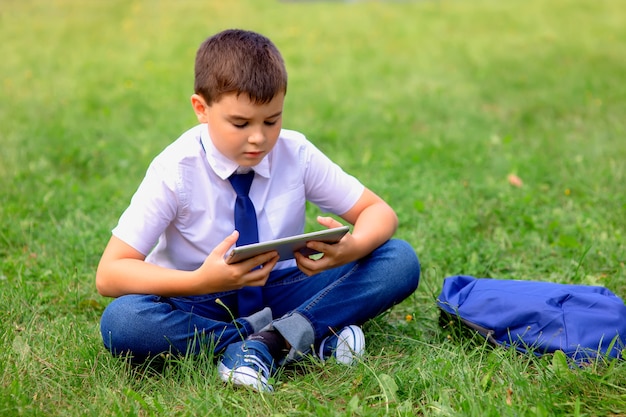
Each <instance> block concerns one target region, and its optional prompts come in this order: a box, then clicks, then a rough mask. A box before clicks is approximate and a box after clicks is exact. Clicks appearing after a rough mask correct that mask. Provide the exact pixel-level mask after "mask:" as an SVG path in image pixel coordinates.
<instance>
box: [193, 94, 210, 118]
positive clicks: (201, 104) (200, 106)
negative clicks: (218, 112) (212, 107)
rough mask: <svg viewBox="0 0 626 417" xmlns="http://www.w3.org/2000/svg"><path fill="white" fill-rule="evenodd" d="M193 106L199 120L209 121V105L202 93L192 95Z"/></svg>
mask: <svg viewBox="0 0 626 417" xmlns="http://www.w3.org/2000/svg"><path fill="white" fill-rule="evenodd" d="M191 107H193V111H194V113H196V117H197V118H198V122H200V123H207V109H208V107H209V106H207V104H206V102H205V101H204V99H203V98H202V96H201V95H199V94H193V95H192V96H191Z"/></svg>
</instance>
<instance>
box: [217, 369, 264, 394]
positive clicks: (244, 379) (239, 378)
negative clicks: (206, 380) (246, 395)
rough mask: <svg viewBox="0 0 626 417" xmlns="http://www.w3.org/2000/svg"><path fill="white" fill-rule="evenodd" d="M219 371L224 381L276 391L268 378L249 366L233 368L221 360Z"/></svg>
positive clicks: (255, 388) (260, 390)
mask: <svg viewBox="0 0 626 417" xmlns="http://www.w3.org/2000/svg"><path fill="white" fill-rule="evenodd" d="M217 371H218V372H219V374H220V378H221V379H222V381H224V382H227V383H228V382H230V383H232V384H233V385H237V386H241V387H250V388H252V389H254V390H256V391H259V392H272V391H274V389H273V388H272V386H271V385H269V384H268V382H267V379H266V378H264V377H263V376H262V375H259V373H258V372H257V371H255V370H254V369H252V368H250V367H249V366H240V367H238V368H237V369H235V370H233V369H230V368H228V367H227V366H226V365H224V364H223V363H222V362H220V363H219V365H218V367H217Z"/></svg>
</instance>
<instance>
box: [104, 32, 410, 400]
mask: <svg viewBox="0 0 626 417" xmlns="http://www.w3.org/2000/svg"><path fill="white" fill-rule="evenodd" d="M286 91H287V72H286V69H285V65H284V62H283V59H282V57H281V55H280V53H279V52H278V50H277V49H276V47H275V46H274V44H273V43H272V42H271V41H270V40H269V39H267V38H265V37H264V36H262V35H259V34H257V33H254V32H248V31H243V30H227V31H224V32H221V33H218V34H216V35H214V36H212V37H210V38H208V39H207V40H206V41H205V42H204V43H203V44H202V45H201V46H200V48H199V50H198V53H197V56H196V64H195V94H193V95H192V96H191V105H192V107H193V110H194V112H195V113H196V115H197V117H198V121H199V122H200V124H199V125H198V126H196V127H194V128H192V129H190V130H189V131H187V132H186V133H184V134H183V135H182V136H181V137H180V138H179V139H177V140H176V141H174V142H173V143H172V144H171V145H170V146H168V147H167V148H166V149H165V150H164V151H163V152H162V153H161V154H160V155H158V156H157V157H156V158H155V159H154V161H153V162H152V163H151V165H150V167H149V169H148V171H147V173H146V176H145V178H144V180H143V181H142V183H141V184H140V186H139V188H138V190H137V192H136V193H135V195H134V196H133V198H132V201H131V203H130V205H129V207H128V208H127V209H126V211H125V212H124V213H123V214H122V216H121V218H120V220H119V223H118V225H117V227H115V229H113V232H112V237H111V239H110V241H109V243H108V245H107V247H106V249H105V250H104V253H103V255H102V259H101V260H100V264H99V266H98V271H97V273H96V285H97V288H98V291H99V292H100V293H101V294H102V295H104V296H110V297H117V298H116V299H115V300H113V301H112V302H111V304H110V305H109V306H108V307H107V308H106V310H105V311H104V313H103V316H102V320H101V332H102V338H103V340H104V344H105V346H106V347H107V349H109V350H110V351H111V352H112V353H113V354H116V355H122V354H130V355H131V356H132V357H133V359H134V360H138V361H142V360H145V359H146V358H148V357H151V356H154V355H158V354H160V353H163V352H175V353H179V354H185V353H197V352H199V351H200V350H201V349H207V348H208V346H211V347H213V348H214V350H215V352H216V354H218V355H220V356H219V358H220V362H219V373H220V376H221V378H222V379H223V380H225V381H231V382H232V383H234V384H236V385H244V386H250V387H252V388H254V389H257V390H261V391H271V390H272V386H271V385H270V384H269V383H268V379H269V378H270V377H271V376H272V374H273V373H274V372H275V371H276V367H277V366H278V365H282V364H284V363H288V362H291V361H294V360H297V359H299V358H301V357H302V356H303V355H307V354H309V353H310V352H312V351H314V352H315V355H317V356H319V357H320V358H321V359H322V360H325V359H328V358H330V357H331V356H334V357H335V358H336V360H337V361H338V362H339V363H345V364H349V363H352V362H353V361H354V360H355V358H356V357H357V356H359V355H361V354H362V352H363V349H364V338H363V333H362V331H361V329H360V328H359V327H358V325H360V324H362V323H364V322H365V321H367V320H368V319H370V318H372V317H375V316H376V315H378V314H380V313H382V312H383V311H385V310H387V309H388V308H390V307H391V306H393V305H394V304H396V303H399V302H400V301H402V300H404V299H405V298H406V297H408V296H409V295H410V294H411V293H412V292H413V291H415V289H416V288H417V285H418V281H419V272H420V269H419V263H418V260H417V257H416V255H415V252H414V251H413V249H412V248H411V247H410V246H409V245H408V244H407V243H406V242H403V241H400V240H390V238H391V237H392V235H393V234H394V232H395V230H396V227H397V217H396V215H395V213H394V211H393V210H392V209H391V208H390V207H389V206H388V205H387V204H386V203H385V202H384V201H383V200H382V199H381V198H380V197H378V196H377V195H376V194H374V193H373V192H372V191H370V190H369V189H367V188H365V187H364V186H363V185H362V184H361V183H360V182H359V181H358V180H357V179H355V178H354V177H352V176H350V175H348V174H346V173H345V172H344V171H343V170H341V168H340V167H338V166H337V165H335V164H334V163H332V162H331V161H330V160H329V159H328V158H327V157H326V156H325V155H324V154H322V153H321V152H320V151H319V150H318V149H317V148H315V147H314V146H313V145H312V144H311V143H310V142H309V141H307V140H306V139H305V137H304V136H303V135H302V134H300V133H297V132H294V131H289V130H283V129H282V114H283V102H284V98H285V94H286ZM250 180H251V181H252V183H251V184H250V183H249V181H250ZM242 182H244V183H245V182H247V183H246V184H245V185H243V186H242V185H241V184H242ZM241 187H243V188H244V190H243V191H242V190H241V189H240V188H241ZM306 200H309V201H311V202H312V203H315V204H317V205H318V206H319V207H320V208H321V209H323V210H325V211H327V212H330V213H334V214H336V215H338V216H339V217H341V218H342V219H343V220H345V221H346V222H348V223H351V224H352V225H354V226H353V231H352V233H348V234H347V235H345V236H344V237H343V238H342V239H341V241H340V242H339V243H337V244H334V245H329V244H325V243H322V242H309V243H308V244H307V245H308V246H309V247H310V248H311V249H314V250H317V251H319V252H321V253H323V256H322V257H321V258H320V259H316V260H314V259H310V258H308V257H305V256H303V255H302V254H300V253H296V254H295V259H293V260H289V261H281V262H278V255H277V253H276V252H269V253H265V254H262V255H258V256H255V257H253V258H251V259H249V260H246V261H243V262H240V263H237V264H232V265H229V264H227V263H226V262H225V261H224V257H225V255H226V254H227V253H228V251H229V249H230V248H231V247H232V246H233V245H235V244H237V245H239V244H242V243H250V242H254V241H266V240H270V239H275V238H280V237H286V236H291V235H295V234H299V233H302V232H303V231H304V224H305V201H306ZM246 210H247V211H246ZM244 221H245V222H247V224H244V223H243V222H244ZM318 222H319V223H320V224H321V225H322V226H324V227H326V228H334V227H338V226H341V223H340V222H338V221H337V220H335V219H333V218H331V217H321V216H320V217H318ZM236 228H237V229H238V230H236V231H235V229H236Z"/></svg>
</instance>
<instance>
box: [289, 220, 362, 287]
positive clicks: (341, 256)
mask: <svg viewBox="0 0 626 417" xmlns="http://www.w3.org/2000/svg"><path fill="white" fill-rule="evenodd" d="M317 222H318V223H319V224H321V225H322V226H326V227H327V228H329V229H334V228H336V227H341V226H343V224H341V223H340V222H338V221H337V220H335V219H333V218H332V217H322V216H318V217H317ZM351 243H352V235H351V234H350V233H346V235H345V236H344V237H343V238H342V239H341V240H340V241H339V242H337V243H334V244H328V243H324V242H318V241H311V242H308V243H307V245H306V246H307V247H308V248H311V249H313V250H315V251H317V252H320V253H322V254H323V256H322V257H321V258H319V257H316V259H311V258H309V257H307V256H304V255H302V254H301V253H299V252H296V253H295V254H294V255H295V259H296V263H297V264H298V268H299V269H300V270H301V271H302V272H304V273H305V274H306V275H309V276H311V275H315V274H318V273H320V272H322V271H325V270H327V269H331V268H335V267H337V266H340V265H344V264H346V263H348V262H351V261H352V260H353V259H351V258H350V254H351V250H350V248H351V246H352V245H351Z"/></svg>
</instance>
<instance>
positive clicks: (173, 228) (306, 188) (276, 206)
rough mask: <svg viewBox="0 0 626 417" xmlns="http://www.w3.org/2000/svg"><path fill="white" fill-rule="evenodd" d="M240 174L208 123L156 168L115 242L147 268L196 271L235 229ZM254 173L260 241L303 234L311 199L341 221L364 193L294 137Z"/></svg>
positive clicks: (288, 134)
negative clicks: (235, 184) (235, 180)
mask: <svg viewBox="0 0 626 417" xmlns="http://www.w3.org/2000/svg"><path fill="white" fill-rule="evenodd" d="M237 168H238V165H237V164H236V163H235V162H233V161H231V160H230V159H228V158H226V157H225V156H224V155H223V154H221V153H220V152H219V151H218V150H217V149H215V147H214V146H213V142H212V141H211V138H210V137H209V133H208V129H207V126H206V125H205V124H201V125H198V126H196V127H194V128H192V129H190V130H188V131H187V132H185V133H184V134H183V135H182V136H181V137H180V138H178V139H177V140H176V141H174V142H173V143H172V144H171V145H169V146H168V147H167V148H165V150H163V152H161V153H160V154H159V155H158V156H157V157H156V158H155V159H154V160H153V161H152V163H151V164H150V166H149V168H148V171H147V173H146V176H145V178H144V179H143V181H142V182H141V184H140V185H139V188H138V189H137V191H136V193H135V195H134V196H133V198H132V200H131V203H130V205H129V207H128V208H127V209H126V210H125V211H124V213H123V214H122V216H121V217H120V220H119V223H118V225H117V226H116V227H115V228H114V229H113V235H114V236H116V237H117V238H119V239H121V240H122V241H124V242H126V243H127V244H129V245H130V246H132V247H133V248H135V249H136V250H137V251H139V252H141V253H142V254H144V255H147V257H146V261H147V262H151V263H154V264H157V265H161V266H164V267H167V268H173V269H178V270H187V271H190V270H194V269H197V268H198V267H199V266H200V265H201V264H202V263H203V262H204V260H205V259H206V257H207V255H208V254H209V253H210V252H211V251H212V250H213V249H214V248H215V247H216V246H217V245H218V244H219V243H220V242H221V241H222V240H224V238H226V236H228V235H230V234H231V233H232V232H233V230H235V222H234V212H233V210H234V204H235V199H236V194H235V191H234V190H233V188H232V186H231V184H230V182H229V181H228V177H229V176H230V175H231V174H232V173H233V172H235V171H236V170H237ZM253 169H254V171H255V172H256V175H255V178H254V181H253V182H252V187H251V189H250V194H249V195H250V199H251V200H252V202H253V203H254V207H255V209H256V214H257V222H258V227H259V241H261V242H263V241H266V240H271V239H277V238H281V237H287V236H292V235H295V234H299V233H302V232H303V231H304V225H305V208H306V205H305V203H306V201H307V200H308V201H310V202H312V203H314V204H316V205H317V206H319V207H320V209H321V210H322V211H324V212H329V213H333V214H337V215H340V214H343V213H345V212H347V211H348V210H350V209H351V208H352V207H353V206H354V204H356V202H357V200H358V199H359V197H360V196H361V194H362V193H363V190H364V188H365V187H364V186H363V185H362V184H361V183H360V182H359V181H358V180H357V179H356V178H354V177H353V176H351V175H348V174H347V173H345V172H344V171H343V170H342V169H341V168H340V167H339V166H338V165H336V164H335V163H333V162H332V161H331V160H330V159H329V158H328V157H326V156H325V155H324V154H323V153H322V152H321V151H320V150H319V149H317V148H316V147H315V146H314V145H313V144H312V143H311V142H309V141H308V140H307V139H306V138H305V137H304V135H302V134H301V133H298V132H295V131H291V130H285V129H283V130H281V133H280V136H279V139H278V141H277V142H276V145H275V146H274V148H273V149H272V151H271V152H269V153H268V154H267V155H266V157H265V158H263V160H262V161H261V162H260V163H259V164H258V165H256V166H255V167H253ZM292 265H294V261H293V260H290V261H284V262H280V263H279V264H278V265H277V266H276V268H277V269H280V268H285V267H288V266H292Z"/></svg>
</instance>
